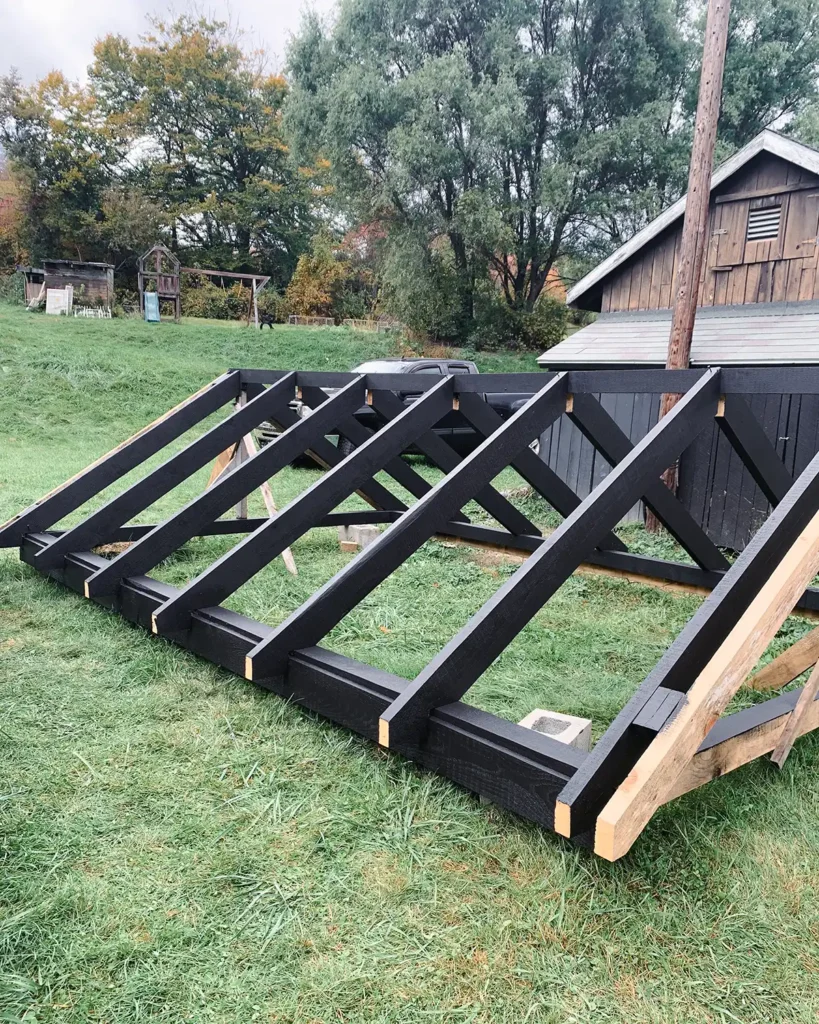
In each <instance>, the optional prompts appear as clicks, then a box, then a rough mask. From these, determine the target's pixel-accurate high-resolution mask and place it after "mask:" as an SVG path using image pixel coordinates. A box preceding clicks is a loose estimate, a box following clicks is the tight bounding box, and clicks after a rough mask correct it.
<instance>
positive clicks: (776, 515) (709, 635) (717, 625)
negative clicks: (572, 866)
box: [555, 455, 819, 836]
mask: <svg viewBox="0 0 819 1024" xmlns="http://www.w3.org/2000/svg"><path fill="white" fill-rule="evenodd" d="M817 508H819V455H817V456H815V457H814V459H813V460H812V461H811V463H810V464H809V465H808V466H807V468H806V469H805V470H804V472H803V473H802V474H801V476H800V477H799V479H798V480H796V481H795V483H794V485H793V487H792V488H791V490H790V491H789V493H788V494H787V496H786V497H785V498H784V499H783V500H782V501H781V502H780V503H779V505H778V506H777V507H776V508H775V509H774V511H773V512H772V513H771V515H770V516H769V517H768V519H767V520H766V521H765V522H764V523H763V525H762V526H761V527H760V528H759V530H757V532H756V534H755V535H754V536H753V538H752V539H751V542H750V543H749V544H748V546H747V547H746V548H745V550H744V551H743V552H742V554H741V555H740V556H739V558H738V559H737V560H736V562H735V563H734V564H733V566H732V567H731V569H730V570H729V571H728V572H726V573H725V575H724V576H723V577H722V579H721V580H720V581H719V582H718V583H717V584H716V586H714V589H713V591H712V592H711V594H710V595H709V596H708V598H707V599H706V600H705V601H704V602H703V603H702V605H700V607H699V609H698V610H697V611H696V613H695V614H694V616H693V617H692V618H691V619H690V621H689V622H688V623H687V624H686V625H685V627H684V628H683V629H682V630H681V631H680V633H679V634H678V635H677V637H676V638H675V640H674V641H673V642H672V644H671V646H670V647H669V648H668V650H667V651H666V652H665V654H664V655H663V656H662V658H660V660H659V662H658V663H657V664H656V665H655V667H654V668H653V669H652V671H651V672H650V673H649V674H648V676H647V677H646V679H645V680H644V681H643V683H642V684H641V686H640V687H639V689H638V690H637V692H636V693H635V694H634V696H633V697H632V698H631V699H630V700H629V701H628V702H627V703H626V705H625V707H624V708H623V709H622V711H620V713H619V714H618V715H617V717H616V718H615V719H614V721H613V722H612V723H611V725H610V726H609V727H608V729H607V730H606V731H605V733H604V734H603V735H602V736H601V737H600V739H599V740H598V741H597V743H596V744H595V746H594V749H593V750H592V752H591V754H590V755H589V758H588V760H587V762H586V763H585V764H584V766H583V768H582V770H581V771H580V772H578V773H577V774H576V775H575V776H574V778H573V779H572V781H571V783H569V785H567V787H566V789H565V791H564V792H563V793H561V795H560V800H559V802H558V807H557V816H556V818H555V821H556V827H557V830H558V831H559V832H560V833H561V835H566V836H574V835H583V834H585V833H586V832H588V831H589V830H590V829H593V828H594V825H595V821H596V819H597V816H598V814H599V813H600V811H601V810H602V808H603V807H604V806H605V804H606V803H607V801H608V800H609V799H610V798H611V796H612V795H613V793H614V792H615V790H616V788H617V787H618V786H619V785H620V783H622V782H623V781H624V780H625V779H626V778H627V776H628V774H629V772H630V771H631V769H632V768H633V766H634V765H635V764H636V762H637V759H638V758H639V757H640V755H641V754H642V753H643V752H644V751H645V750H646V749H647V748H648V746H649V744H650V743H651V742H652V740H653V738H654V733H652V732H649V731H648V730H645V729H639V728H637V727H635V722H636V721H637V719H638V718H639V716H640V715H641V713H642V711H643V709H644V708H645V707H646V705H647V704H648V702H649V701H651V700H652V699H653V697H654V694H655V693H656V691H657V690H658V689H659V688H661V687H662V688H664V689H667V690H678V691H679V692H681V693H684V692H686V691H687V690H688V689H689V687H690V686H691V684H692V681H693V680H695V679H696V678H697V677H698V676H699V675H700V673H701V672H702V671H703V670H704V669H705V667H706V665H707V664H708V663H709V662H710V661H711V659H712V658H713V657H714V655H715V654H716V652H717V650H718V649H719V648H720V645H721V644H722V643H723V642H724V640H725V639H726V637H727V636H728V634H729V633H730V631H731V629H733V627H734V626H735V624H736V623H737V621H738V620H739V618H740V617H741V616H742V615H743V614H744V612H745V611H746V610H747V609H748V607H749V606H750V604H751V602H752V601H753V599H754V598H755V597H756V595H757V594H759V592H760V590H761V589H762V587H763V586H764V585H765V584H766V582H767V580H768V579H769V577H770V573H771V567H772V566H773V565H776V564H778V563H779V562H780V561H781V560H782V559H783V558H784V557H785V555H786V554H787V552H788V550H789V549H790V548H791V546H792V544H793V543H794V541H795V540H796V538H797V537H798V536H799V535H800V534H801V532H802V531H803V530H804V528H805V526H806V525H807V523H808V522H809V521H810V519H811V518H812V517H813V515H814V514H815V512H816V509H817ZM607 557H608V558H609V559H610V558H611V556H607ZM690 573H702V570H700V569H694V568H693V567H691V568H690ZM703 575H705V574H703ZM711 575H712V576H713V575H716V574H711ZM683 578H689V574H688V573H686V574H685V575H684V577H683Z"/></svg>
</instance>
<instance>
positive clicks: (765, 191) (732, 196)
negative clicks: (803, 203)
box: [713, 181, 819, 269]
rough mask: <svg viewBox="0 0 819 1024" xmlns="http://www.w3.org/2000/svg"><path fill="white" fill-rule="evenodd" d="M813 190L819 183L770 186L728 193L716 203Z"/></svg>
mask: <svg viewBox="0 0 819 1024" xmlns="http://www.w3.org/2000/svg"><path fill="white" fill-rule="evenodd" d="M811 188H819V182H816V181H795V182H792V183H791V184H790V185H769V186H768V188H752V189H749V191H747V192H727V193H726V194H725V195H722V196H717V197H716V199H714V202H715V203H716V204H717V205H719V204H720V203H735V202H737V201H738V200H742V199H765V198H766V197H767V196H781V195H784V194H785V193H786V192H805V191H807V189H811ZM713 269H716V268H713Z"/></svg>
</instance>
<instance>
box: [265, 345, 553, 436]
mask: <svg viewBox="0 0 819 1024" xmlns="http://www.w3.org/2000/svg"><path fill="white" fill-rule="evenodd" d="M351 372H352V373H395V374H397V373H401V374H406V375H407V378H408V379H407V386H406V389H403V388H402V389H401V390H400V391H398V392H396V394H397V395H398V397H399V398H400V399H401V401H402V402H403V403H404V404H405V405H410V404H411V403H412V402H415V401H417V400H418V399H419V398H420V397H421V395H422V394H423V391H420V390H414V389H413V382H412V377H413V375H415V374H420V373H423V374H437V375H438V376H439V377H440V376H443V375H445V374H461V373H469V374H477V373H478V368H477V366H476V365H475V364H474V363H472V362H470V361H469V360H465V359H372V360H370V361H368V362H366V363H361V364H360V365H359V366H356V367H354V368H353V370H352V371H351ZM334 390H335V389H329V388H328V389H326V391H327V393H328V394H332V393H333V391H334ZM484 397H485V399H486V401H487V402H488V403H489V405H490V406H491V407H492V408H493V409H494V410H495V412H497V413H498V414H499V415H500V416H501V418H502V419H508V418H509V417H510V416H511V415H512V414H513V413H514V412H516V411H517V410H518V409H519V408H520V407H521V406H522V405H524V404H525V403H526V402H527V401H528V400H529V398H530V397H531V395H529V394H508V393H503V392H502V393H499V394H487V395H485V396H484ZM290 407H291V409H293V411H294V412H295V413H296V414H297V415H298V416H300V417H304V416H309V415H310V413H311V412H312V410H311V409H310V408H309V406H307V405H305V403H304V402H301V401H299V400H296V399H294V401H292V402H291V403H290ZM355 417H356V419H357V420H358V421H359V423H362V424H363V425H364V426H367V427H370V428H371V429H378V428H379V427H380V425H381V421H380V420H379V419H378V417H377V416H376V414H375V411H374V410H373V409H372V408H371V407H370V406H368V405H363V406H362V407H361V408H360V409H359V410H358V411H357V412H356V413H355ZM278 433H279V428H278V427H277V426H276V425H275V424H273V423H265V424H264V425H263V426H262V427H261V428H260V429H259V430H258V431H257V434H258V436H259V440H260V443H262V444H267V443H268V442H269V441H272V440H273V438H274V437H275V436H276V435H277V434H278ZM435 433H436V434H438V435H439V437H442V438H443V439H444V440H446V441H447V442H448V443H449V444H450V445H452V447H453V448H454V449H455V450H456V451H457V452H459V453H460V454H461V455H467V454H469V452H471V451H473V450H474V449H475V448H476V447H477V446H478V445H479V444H480V442H481V440H482V438H481V436H480V435H479V434H477V433H476V431H475V430H474V429H473V428H472V426H471V425H470V424H469V423H468V422H467V421H466V420H465V419H464V417H463V416H462V415H461V414H460V413H459V412H456V411H455V410H453V411H452V412H451V413H450V414H448V415H447V416H445V417H444V419H442V420H441V421H440V422H439V423H438V424H436V426H435ZM354 447H355V446H354V445H353V444H352V443H351V442H350V441H348V440H347V438H346V437H339V438H338V448H339V451H341V452H343V453H344V454H345V455H347V454H349V453H350V452H351V451H352V450H353V449H354ZM531 447H532V448H533V449H534V450H535V451H538V450H539V442H538V441H537V440H535V441H533V442H532V445H531ZM408 452H409V453H412V452H413V449H412V448H410V449H408Z"/></svg>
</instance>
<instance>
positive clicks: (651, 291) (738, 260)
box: [538, 131, 819, 550]
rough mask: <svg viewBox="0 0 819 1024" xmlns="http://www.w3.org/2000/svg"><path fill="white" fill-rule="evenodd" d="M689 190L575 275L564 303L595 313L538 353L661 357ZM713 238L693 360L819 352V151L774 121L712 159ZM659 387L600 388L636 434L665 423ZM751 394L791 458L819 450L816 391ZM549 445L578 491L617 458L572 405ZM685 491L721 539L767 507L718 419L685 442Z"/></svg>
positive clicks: (751, 524) (600, 358) (741, 531)
mask: <svg viewBox="0 0 819 1024" xmlns="http://www.w3.org/2000/svg"><path fill="white" fill-rule="evenodd" d="M685 203H686V197H685V196H683V198H682V199H680V200H679V201H678V202H676V203H675V204H674V205H673V206H670V207H669V208H668V209H667V210H665V211H664V212H663V213H662V214H660V216H659V217H657V218H656V219H655V220H653V221H652V222H651V223H650V224H649V225H648V226H647V227H645V228H644V229H643V230H642V231H640V232H639V233H638V234H636V235H635V236H634V237H633V238H632V239H631V240H630V241H629V242H627V243H626V244H625V245H623V246H621V247H620V248H619V249H618V250H617V251H616V252H614V253H612V255H611V256H609V257H608V259H606V260H604V261H603V262H602V263H600V264H599V265H598V266H597V267H595V269H594V270H592V271H591V272H590V273H589V274H587V275H586V276H585V277H584V278H583V279H582V280H581V281H579V282H578V283H577V284H576V285H574V287H573V288H572V289H571V290H570V291H569V293H568V296H567V301H568V302H569V304H570V305H571V306H574V307H575V308H578V309H586V310H591V311H593V312H595V313H597V314H598V316H597V318H596V320H595V322H594V323H592V324H590V325H589V326H587V327H584V328H582V329H581V330H579V331H577V332H576V333H575V334H573V335H571V336H570V337H569V338H567V339H566V340H564V341H562V342H561V343H560V344H558V345H556V346H555V347H554V348H552V349H549V351H547V352H545V353H544V354H543V355H542V356H541V357H540V359H539V360H538V361H539V363H540V365H541V366H543V367H546V368H548V369H555V370H558V369H566V368H570V367H572V368H581V367H583V368H604V367H659V366H664V365H665V359H666V351H667V348H668V337H669V331H670V328H671V303H672V301H673V296H674V289H675V279H676V271H677V261H678V259H679V250H680V238H681V234H682V221H683V214H684V212H685ZM705 241H706V247H707V248H706V253H705V259H704V260H703V272H702V277H701V281H700V295H699V308H698V310H697V319H696V325H695V328H694V337H693V342H692V347H691V365H692V366H694V367H696V366H702V367H706V366H803V365H804V366H807V365H812V364H819V268H818V262H819V244H818V243H819V152H817V151H816V150H814V149H811V148H810V147H808V146H804V145H801V144H800V143H798V142H794V141H793V140H792V139H788V138H785V137H784V136H782V135H779V134H777V133H776V132H772V131H764V132H762V133H761V134H760V135H758V136H757V137H756V138H755V139H753V140H752V141H751V142H750V143H748V145H747V146H745V147H744V148H743V149H741V150H739V152H737V153H736V154H735V155H734V156H733V157H731V159H730V160H727V161H726V162H725V163H723V164H722V165H721V166H719V167H718V168H717V169H716V170H715V172H714V174H713V176H712V179H711V199H710V214H709V225H708V233H707V238H706V240H705ZM659 398H660V396H659V395H618V396H607V397H606V398H604V402H608V408H609V411H610V412H612V414H613V415H614V416H615V418H616V419H617V422H618V423H619V424H620V426H621V427H622V428H623V429H624V430H625V431H626V432H627V433H628V434H629V436H630V438H631V439H632V441H636V440H638V439H639V438H641V437H643V436H644V435H645V433H646V432H647V431H648V430H649V428H650V427H651V426H653V424H654V423H656V421H657V414H658V408H659ZM748 402H749V404H750V406H751V408H752V411H753V412H754V413H755V414H757V415H758V416H759V418H760V420H762V422H763V423H764V425H765V429H766V432H767V433H768V436H769V437H770V439H771V441H773V442H774V443H775V444H776V447H777V450H778V452H779V453H780V455H781V456H782V458H783V460H784V462H785V464H786V466H787V467H788V469H789V470H791V471H793V472H797V473H798V472H801V470H802V469H804V467H805V466H806V465H807V463H808V461H809V460H810V458H811V457H812V456H813V454H814V453H815V452H816V451H817V450H819V396H816V395H798V394H794V395H754V396H752V397H750V398H749V399H748ZM541 452H542V455H543V458H544V459H546V460H547V461H548V462H549V464H550V465H551V466H552V468H553V469H555V470H556V471H557V472H558V473H559V474H560V475H561V476H562V477H563V478H564V479H565V480H566V481H567V482H568V483H569V484H570V485H572V486H573V487H574V488H575V489H576V490H577V492H578V493H579V494H581V495H585V494H587V493H588V491H589V490H590V489H591V488H592V487H593V486H595V485H596V483H598V482H599V480H600V479H602V478H603V476H605V474H606V473H607V471H608V464H607V463H605V462H604V461H603V460H602V458H601V456H599V455H597V454H596V453H595V452H594V450H593V449H592V447H591V445H590V444H589V443H588V442H587V441H586V440H585V439H584V438H582V437H581V436H580V435H579V432H578V431H577V429H576V428H575V427H573V426H572V425H571V424H570V423H568V422H567V421H566V418H565V417H564V419H563V421H562V422H561V423H560V424H559V425H556V426H555V427H554V428H553V430H552V431H550V432H549V433H547V434H546V435H544V437H543V439H542V444H541ZM680 497H681V498H682V500H683V501H684V502H685V504H686V505H687V507H688V508H689V510H690V511H691V512H692V514H693V515H694V516H695V518H696V519H697V520H698V521H699V522H700V523H701V524H702V525H703V527H705V529H706V530H707V532H708V533H709V535H710V536H711V538H712V540H714V541H715V542H716V543H717V544H720V545H723V546H725V547H729V548H733V549H735V550H741V549H742V548H743V547H744V546H745V544H746V543H747V541H748V539H749V538H750V537H751V536H752V535H753V533H754V532H755V531H756V529H757V528H758V526H759V524H760V523H761V522H762V521H763V520H764V518H765V517H766V516H767V514H768V511H769V506H768V503H767V501H766V500H765V498H764V496H763V495H762V493H761V492H760V491H759V489H758V488H757V487H756V485H755V483H754V482H753V480H752V479H751V477H750V475H749V474H748V472H747V470H745V469H744V467H742V466H741V465H740V463H739V460H738V458H737V457H736V455H735V453H733V452H732V450H731V449H730V446H729V445H728V444H727V443H726V441H725V439H724V438H723V437H721V436H718V433H717V431H716V429H715V430H714V431H713V433H712V432H710V431H709V432H707V433H706V434H702V435H700V437H699V438H698V439H697V441H696V442H695V443H694V444H693V445H692V446H691V448H690V449H689V450H688V451H687V452H686V453H685V455H684V456H683V459H682V461H681V464H680ZM641 514H642V513H641V510H639V509H635V510H634V512H633V513H632V516H631V518H636V517H638V516H640V515H641Z"/></svg>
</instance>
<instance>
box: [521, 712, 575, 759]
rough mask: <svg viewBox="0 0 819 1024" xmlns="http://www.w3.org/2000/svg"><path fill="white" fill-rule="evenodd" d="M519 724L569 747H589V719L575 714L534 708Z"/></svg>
mask: <svg viewBox="0 0 819 1024" xmlns="http://www.w3.org/2000/svg"><path fill="white" fill-rule="evenodd" d="M520 724H521V725H522V726H523V727H524V729H532V730H533V731H534V732H540V733H543V735H544V736H551V737H552V739H553V740H559V741H560V742H561V743H567V744H568V745H569V746H570V747H577V749H578V750H585V751H588V750H590V749H591V727H592V723H591V719H590V718H578V717H577V716H576V715H563V714H561V713H560V712H559V711H544V710H543V708H535V710H534V711H531V712H530V713H529V714H528V715H527V716H526V717H525V718H524V719H522V720H521V722H520Z"/></svg>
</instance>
